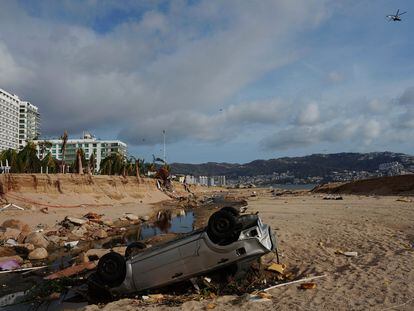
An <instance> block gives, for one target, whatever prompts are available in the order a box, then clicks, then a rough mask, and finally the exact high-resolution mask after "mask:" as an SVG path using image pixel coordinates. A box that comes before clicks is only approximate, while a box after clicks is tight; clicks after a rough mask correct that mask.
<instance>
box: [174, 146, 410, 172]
mask: <svg viewBox="0 0 414 311" xmlns="http://www.w3.org/2000/svg"><path fill="white" fill-rule="evenodd" d="M390 162H399V163H400V164H401V165H403V166H404V168H406V169H408V168H410V167H411V169H412V168H414V156H411V155H407V154H403V153H393V152H371V153H334V154H312V155H309V156H304V157H284V158H278V159H269V160H255V161H252V162H249V163H245V164H231V163H215V162H208V163H202V164H185V163H172V164H171V168H172V172H173V173H174V174H186V175H187V174H188V175H195V176H200V175H206V176H214V175H226V176H227V177H229V178H237V177H240V176H257V175H269V174H273V173H279V174H280V173H284V172H287V171H289V172H290V173H292V174H293V175H295V176H296V177H297V178H305V177H313V176H326V175H329V174H331V173H333V172H335V171H338V172H342V171H344V170H347V171H367V172H375V171H376V170H378V167H379V165H380V164H382V163H390Z"/></svg>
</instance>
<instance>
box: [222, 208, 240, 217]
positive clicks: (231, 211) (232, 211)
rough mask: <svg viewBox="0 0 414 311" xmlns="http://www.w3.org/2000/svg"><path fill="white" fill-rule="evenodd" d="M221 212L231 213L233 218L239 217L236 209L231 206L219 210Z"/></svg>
mask: <svg viewBox="0 0 414 311" xmlns="http://www.w3.org/2000/svg"><path fill="white" fill-rule="evenodd" d="M221 211H228V212H230V213H232V214H233V215H234V216H235V217H239V216H240V211H239V210H238V209H237V208H234V207H233V206H225V207H223V208H222V209H221Z"/></svg>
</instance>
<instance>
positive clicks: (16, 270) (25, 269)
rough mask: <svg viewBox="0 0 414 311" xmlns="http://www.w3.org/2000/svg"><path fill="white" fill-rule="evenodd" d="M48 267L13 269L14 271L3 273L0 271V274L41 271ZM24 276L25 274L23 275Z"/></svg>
mask: <svg viewBox="0 0 414 311" xmlns="http://www.w3.org/2000/svg"><path fill="white" fill-rule="evenodd" d="M47 267H48V266H40V267H30V268H21V269H14V270H5V271H0V274H4V273H10V272H25V271H26V272H30V271H34V270H41V269H44V268H47ZM23 274H25V273H23Z"/></svg>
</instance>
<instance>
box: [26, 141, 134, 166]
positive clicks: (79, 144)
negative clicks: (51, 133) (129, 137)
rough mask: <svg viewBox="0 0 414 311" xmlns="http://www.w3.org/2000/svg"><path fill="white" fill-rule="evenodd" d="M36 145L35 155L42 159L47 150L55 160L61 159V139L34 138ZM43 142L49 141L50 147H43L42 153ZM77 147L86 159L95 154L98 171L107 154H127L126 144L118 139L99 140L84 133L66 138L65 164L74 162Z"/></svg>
mask: <svg viewBox="0 0 414 311" xmlns="http://www.w3.org/2000/svg"><path fill="white" fill-rule="evenodd" d="M34 143H35V144H36V145H37V146H36V147H37V156H38V157H39V159H42V158H43V157H44V156H45V155H46V154H47V153H48V152H51V154H52V156H53V157H54V158H55V159H57V160H62V152H61V149H62V140H61V139H52V140H35V141H34ZM45 143H51V145H52V147H50V148H45V150H44V152H43V154H41V153H42V150H41V149H42V148H41V145H42V144H45ZM78 148H82V149H83V151H84V152H85V157H86V159H89V158H90V157H91V155H92V154H95V159H96V171H97V172H99V170H100V164H101V161H102V160H103V159H104V158H106V157H107V156H109V155H111V154H113V153H119V154H121V155H124V156H126V155H127V144H125V143H124V142H122V141H120V140H100V139H96V138H95V137H93V136H92V135H90V134H85V135H84V136H83V138H79V139H68V141H67V144H66V153H65V162H66V163H67V164H74V163H75V161H76V151H77V149H78Z"/></svg>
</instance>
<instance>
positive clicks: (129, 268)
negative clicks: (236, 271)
mask: <svg viewBox="0 0 414 311" xmlns="http://www.w3.org/2000/svg"><path fill="white" fill-rule="evenodd" d="M143 248H144V245H143V244H142V243H139V242H136V243H132V244H131V245H129V246H128V248H127V250H126V252H125V256H121V255H120V254H118V253H115V252H111V253H108V254H106V255H105V256H103V257H102V258H101V259H100V261H99V263H98V268H97V271H96V273H95V274H94V275H92V276H91V277H90V278H89V286H90V287H94V288H95V289H102V290H105V291H107V292H109V293H110V294H112V295H115V296H118V295H125V294H130V293H133V292H138V291H142V290H146V289H150V288H155V287H161V286H165V285H169V284H171V283H175V282H180V281H183V280H186V279H190V278H192V277H196V276H199V275H203V274H206V273H208V272H212V271H214V270H217V269H221V268H224V267H226V266H231V265H233V266H234V265H236V266H237V267H240V268H242V267H247V266H249V265H250V263H251V262H252V261H254V260H255V259H257V258H259V257H261V256H262V255H264V254H267V253H269V252H271V251H273V250H275V249H276V238H275V236H274V234H273V233H272V231H271V229H270V227H269V226H268V225H266V224H263V223H262V221H261V219H260V218H259V216H258V215H255V214H245V215H240V213H239V211H237V210H236V209H234V208H232V207H224V208H222V209H221V210H219V211H217V212H215V213H214V214H213V215H212V216H211V217H210V219H209V221H208V226H207V227H206V228H204V229H200V230H197V231H194V232H192V233H190V234H188V235H185V236H183V237H180V238H178V239H174V240H172V241H168V242H166V243H163V244H160V245H158V246H154V247H151V248H148V249H143Z"/></svg>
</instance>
